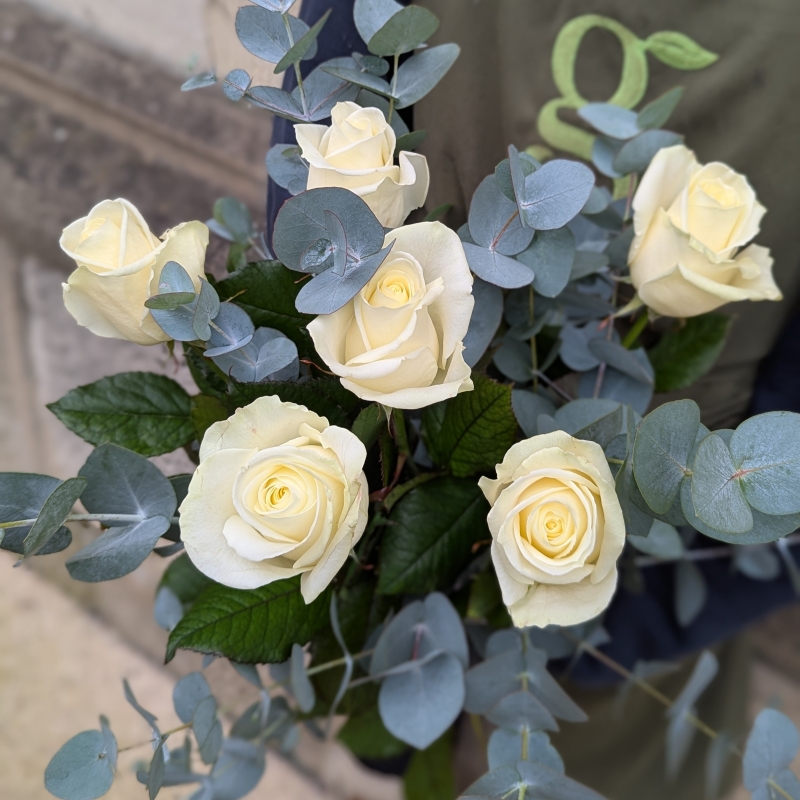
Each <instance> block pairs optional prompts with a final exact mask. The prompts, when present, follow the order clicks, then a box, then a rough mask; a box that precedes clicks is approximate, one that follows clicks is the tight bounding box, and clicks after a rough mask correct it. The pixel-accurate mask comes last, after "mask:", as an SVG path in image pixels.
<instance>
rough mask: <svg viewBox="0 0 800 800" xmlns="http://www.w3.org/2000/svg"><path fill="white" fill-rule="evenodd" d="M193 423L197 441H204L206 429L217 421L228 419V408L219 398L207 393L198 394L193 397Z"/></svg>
mask: <svg viewBox="0 0 800 800" xmlns="http://www.w3.org/2000/svg"><path fill="white" fill-rule="evenodd" d="M190 416H191V419H192V425H194V430H195V435H196V436H197V441H198V442H202V441H203V436H205V433H206V431H207V430H208V429H209V428H210V427H211V426H212V425H213V424H214V423H215V422H221V421H222V420H225V419H228V417H229V416H230V415H229V414H228V409H227V408H225V406H224V405H223V404H222V402H221V401H219V400H217V398H216V397H209V396H208V395H205V394H198V395H195V396H194V397H193V398H192V410H191V414H190Z"/></svg>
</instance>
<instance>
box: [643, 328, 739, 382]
mask: <svg viewBox="0 0 800 800" xmlns="http://www.w3.org/2000/svg"><path fill="white" fill-rule="evenodd" d="M730 326H731V319H730V317H727V316H725V315H724V314H703V315H701V316H699V317H691V318H690V319H687V320H686V321H685V322H684V323H683V324H681V325H680V326H679V327H677V328H675V329H673V330H671V331H669V332H668V333H666V334H665V335H664V336H663V337H662V339H661V341H660V342H659V343H658V344H657V345H656V346H655V347H654V348H653V349H652V350H650V351H649V353H648V355H649V356H650V363H651V364H652V365H653V369H655V372H656V387H655V388H656V391H657V392H672V391H675V390H676V389H684V388H686V387H687V386H691V385H692V384H693V383H694V382H695V381H696V380H698V379H699V378H701V377H702V376H703V375H705V374H706V372H708V371H709V370H710V369H711V367H712V366H714V362H715V361H716V360H717V358H718V357H719V354H720V353H721V352H722V348H723V347H724V345H725V339H726V337H727V336H728V331H729V330H730Z"/></svg>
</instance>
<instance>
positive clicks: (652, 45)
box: [644, 31, 719, 70]
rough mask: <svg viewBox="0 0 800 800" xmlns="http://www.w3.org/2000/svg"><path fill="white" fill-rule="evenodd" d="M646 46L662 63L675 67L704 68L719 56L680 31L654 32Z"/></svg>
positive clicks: (687, 68)
mask: <svg viewBox="0 0 800 800" xmlns="http://www.w3.org/2000/svg"><path fill="white" fill-rule="evenodd" d="M644 46H645V49H646V50H647V51H648V52H649V53H652V54H653V55H654V56H655V57H656V58H657V59H658V60H659V61H660V62H661V63H662V64H666V65H667V66H668V67H672V68H673V69H684V70H693V69H703V67H708V66H711V64H713V63H714V62H715V61H716V60H717V59H718V58H719V56H718V55H717V54H716V53H712V52H711V51H710V50H706V49H705V48H704V47H700V45H699V44H697V42H695V41H694V39H690V38H689V37H688V36H686V35H685V34H683V33H678V31H659V32H658V33H654V34H653V35H652V36H648V37H647V39H646V40H645V43H644Z"/></svg>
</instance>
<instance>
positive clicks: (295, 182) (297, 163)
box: [267, 144, 308, 195]
mask: <svg viewBox="0 0 800 800" xmlns="http://www.w3.org/2000/svg"><path fill="white" fill-rule="evenodd" d="M267 172H268V173H269V177H270V178H272V180H273V181H275V183H277V184H278V186H280V187H282V188H283V189H286V190H287V191H288V192H289V194H291V195H295V194H300V192H303V191H305V188H306V186H307V184H308V164H307V163H306V162H305V161H303V159H302V158H301V157H300V148H299V147H297V145H293V144H276V145H274V146H273V147H272V148H270V151H269V152H268V153H267Z"/></svg>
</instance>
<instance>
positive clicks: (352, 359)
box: [308, 222, 474, 409]
mask: <svg viewBox="0 0 800 800" xmlns="http://www.w3.org/2000/svg"><path fill="white" fill-rule="evenodd" d="M392 242H394V247H393V248H392V250H391V252H390V253H389V255H388V257H387V258H386V261H384V262H383V264H381V266H380V267H379V268H378V271H377V272H376V273H375V275H374V276H373V278H372V280H370V281H369V283H367V285H366V286H365V287H364V288H363V289H362V290H361V291H360V292H359V293H358V294H357V295H356V296H355V297H354V298H353V299H352V300H351V301H350V302H349V303H347V305H345V306H344V307H343V308H340V309H339V310H338V311H335V312H334V313H333V314H328V315H324V316H319V317H317V318H316V319H315V320H313V321H312V322H311V323H310V324H309V325H308V331H309V333H310V334H311V338H312V339H313V340H314V346H315V347H316V350H317V353H319V355H320V357H321V358H322V360H323V361H324V362H325V363H326V364H327V365H328V367H329V368H330V370H331V371H332V372H333V373H335V374H336V375H338V376H339V377H341V379H342V386H344V387H345V389H349V390H350V391H351V392H353V394H355V395H357V396H358V397H360V398H362V399H364V400H369V401H374V402H377V403H381V404H382V405H384V406H388V407H390V408H406V409H411V408H423V407H424V406H429V405H432V404H433V403H438V402H439V401H440V400H445V399H447V398H448V397H454V396H455V395H456V394H458V393H459V392H465V391H469V390H471V389H472V381H471V380H470V372H471V371H470V368H469V367H468V366H467V364H466V362H465V361H464V357H463V355H462V351H463V350H464V345H463V339H464V336H465V335H466V333H467V328H468V327H469V320H470V317H471V316H472V308H473V305H474V300H473V297H472V274H471V273H470V271H469V265H468V264H467V259H466V257H465V255H464V248H463V247H462V245H461V241H460V239H459V238H458V235H457V234H456V233H455V232H454V231H451V230H450V229H449V228H447V227H445V226H444V225H442V224H441V223H440V222H420V223H418V224H416V225H408V226H406V227H403V228H398V229H397V230H394V231H392V232H391V233H389V234H388V235H387V236H386V239H385V240H384V247H385V246H387V245H389V244H390V243H392Z"/></svg>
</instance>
